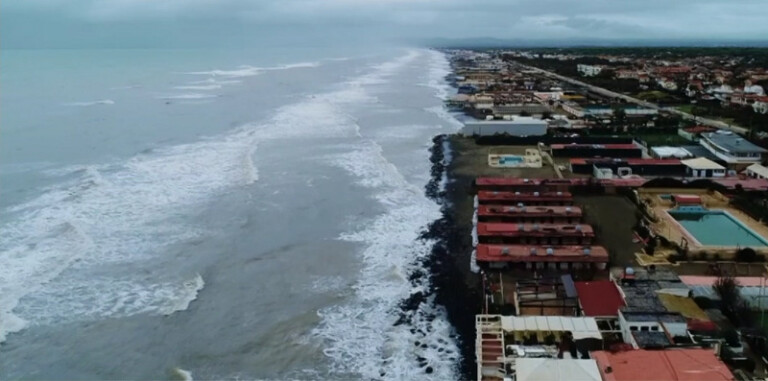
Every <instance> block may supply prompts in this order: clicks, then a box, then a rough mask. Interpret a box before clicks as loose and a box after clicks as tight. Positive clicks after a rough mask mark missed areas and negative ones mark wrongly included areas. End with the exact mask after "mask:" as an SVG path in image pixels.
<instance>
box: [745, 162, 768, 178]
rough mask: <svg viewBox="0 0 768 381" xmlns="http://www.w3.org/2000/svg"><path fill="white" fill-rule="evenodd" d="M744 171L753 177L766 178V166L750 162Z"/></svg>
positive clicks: (767, 171)
mask: <svg viewBox="0 0 768 381" xmlns="http://www.w3.org/2000/svg"><path fill="white" fill-rule="evenodd" d="M744 173H745V174H746V175H747V176H749V177H751V178H753V179H768V168H766V167H765V166H763V165H760V164H752V165H750V166H749V167H747V169H746V170H745V171H744Z"/></svg>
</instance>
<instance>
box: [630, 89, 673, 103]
mask: <svg viewBox="0 0 768 381" xmlns="http://www.w3.org/2000/svg"><path fill="white" fill-rule="evenodd" d="M635 98H640V99H642V100H644V101H649V102H658V101H660V100H663V99H667V98H671V96H670V95H669V94H667V93H665V92H663V91H659V90H652V91H643V92H641V93H638V94H637V95H636V96H635Z"/></svg>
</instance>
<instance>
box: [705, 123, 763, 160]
mask: <svg viewBox="0 0 768 381" xmlns="http://www.w3.org/2000/svg"><path fill="white" fill-rule="evenodd" d="M699 143H700V144H701V145H702V146H704V148H706V149H708V150H709V151H710V152H712V154H714V155H715V156H717V157H718V158H720V159H721V160H723V161H725V162H726V163H728V165H729V166H730V165H740V164H744V165H749V164H754V163H760V161H761V160H762V157H763V154H764V153H766V152H768V150H766V149H764V148H762V147H758V146H757V145H755V144H753V143H751V142H750V141H748V140H746V139H744V138H743V137H741V136H739V135H736V134H734V133H733V132H730V131H722V130H721V131H718V132H709V133H705V134H702V135H701V140H700V141H699Z"/></svg>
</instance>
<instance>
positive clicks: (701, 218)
mask: <svg viewBox="0 0 768 381" xmlns="http://www.w3.org/2000/svg"><path fill="white" fill-rule="evenodd" d="M669 215H671V216H672V218H674V219H675V220H677V222H679V223H680V225H682V226H683V227H684V228H685V230H687V231H688V233H690V234H691V235H692V236H693V237H694V238H696V240H698V241H699V242H700V243H701V244H702V245H708V246H741V247H748V246H751V247H756V246H759V247H762V246H768V241H766V240H764V239H763V238H761V237H760V236H759V235H757V234H756V233H755V232H753V231H752V230H751V229H749V228H748V227H746V226H744V225H743V224H742V223H741V222H739V221H738V220H736V219H735V218H734V217H733V216H731V215H730V214H728V213H727V212H724V211H722V210H704V209H697V210H693V209H691V210H676V211H672V210H670V211H669Z"/></svg>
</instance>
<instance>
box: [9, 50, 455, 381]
mask: <svg viewBox="0 0 768 381" xmlns="http://www.w3.org/2000/svg"><path fill="white" fill-rule="evenodd" d="M265 57H268V58H265ZM445 74H447V62H446V61H445V58H444V57H443V56H442V55H441V54H439V53H437V52H434V51H429V50H420V49H387V50H383V51H354V52H352V51H336V52H328V51H290V50H285V51H282V50H281V51H279V52H272V53H270V54H265V53H264V52H242V51H237V52H235V51H198V50H90V51H74V50H59V51H43V50H19V51H3V70H2V72H1V73H0V82H1V83H2V84H1V86H2V88H3V91H2V93H0V97H1V98H0V101H1V102H2V106H3V112H2V114H0V124H1V125H2V135H3V136H2V139H0V186H1V187H2V197H0V216H2V217H1V218H0V223H1V224H2V225H1V227H0V342H1V343H0V378H2V379H19V378H35V379H178V378H180V377H181V378H183V379H190V378H197V379H221V378H230V379H232V378H238V379H253V378H280V379H283V378H294V379H318V378H324V379H327V378H335V379H338V378H364V379H373V378H376V379H455V378H457V373H456V372H457V369H456V364H457V363H458V360H459V359H458V356H459V355H458V349H457V343H456V341H455V339H454V335H453V329H452V327H451V326H450V324H449V323H448V322H447V321H446V318H445V316H444V313H443V311H442V309H441V307H440V306H439V305H435V304H434V303H433V302H432V301H431V298H427V300H426V301H425V302H424V303H421V304H420V305H419V306H417V307H416V309H415V310H410V311H402V310H401V308H400V303H401V301H403V300H404V299H405V298H407V297H408V296H410V295H411V294H413V293H415V292H419V291H422V292H426V293H427V294H428V290H429V288H430V284H429V282H430V281H429V278H428V277H424V278H422V279H417V280H416V281H414V280H413V279H412V277H411V275H412V274H413V273H414V272H415V271H417V270H419V267H420V260H421V259H423V258H425V257H426V256H428V255H429V253H430V250H431V244H432V242H430V241H428V240H423V239H421V238H420V235H421V233H422V232H423V231H424V229H425V227H426V226H427V225H428V224H429V223H430V222H432V221H434V220H435V219H437V218H439V217H440V209H439V206H438V205H437V204H436V203H435V202H434V201H433V200H431V199H429V198H427V197H426V196H425V194H424V186H425V185H426V184H427V182H428V181H429V180H430V163H429V161H428V158H429V152H428V150H429V148H430V146H431V144H432V143H431V139H432V137H433V136H434V135H436V134H441V133H450V132H453V131H455V130H456V129H457V125H456V122H455V120H452V119H451V116H450V115H449V114H448V113H447V112H446V111H445V109H444V108H443V107H442V102H441V100H442V98H444V97H446V96H447V95H448V94H449V93H450V91H449V88H448V87H447V86H446V84H445V82H444V80H443V78H444V76H445ZM403 313H406V314H408V315H409V317H410V318H409V319H408V322H409V323H408V324H397V322H398V318H399V317H400V316H402V314H403Z"/></svg>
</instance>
